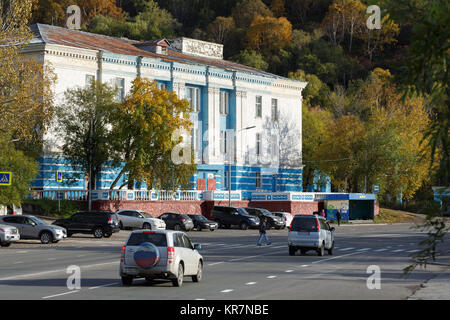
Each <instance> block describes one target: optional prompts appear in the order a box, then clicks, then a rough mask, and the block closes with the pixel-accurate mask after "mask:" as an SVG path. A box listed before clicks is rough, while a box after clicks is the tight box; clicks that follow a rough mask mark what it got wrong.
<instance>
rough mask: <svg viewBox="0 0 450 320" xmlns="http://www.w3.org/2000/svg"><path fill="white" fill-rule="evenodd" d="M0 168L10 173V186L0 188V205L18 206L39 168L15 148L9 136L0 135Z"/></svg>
mask: <svg viewBox="0 0 450 320" xmlns="http://www.w3.org/2000/svg"><path fill="white" fill-rule="evenodd" d="M0 168H1V170H2V171H7V172H12V182H11V185H10V186H0V204H3V205H13V204H14V205H17V206H19V205H20V204H21V203H22V200H23V199H24V198H26V196H27V195H28V193H29V188H30V183H31V181H32V180H33V179H34V178H35V177H36V174H37V172H38V168H39V166H38V164H37V163H36V162H35V161H34V159H33V158H31V157H28V156H26V155H25V154H24V152H22V151H20V150H17V149H16V148H15V146H14V144H13V143H12V141H11V137H10V136H8V135H4V134H0Z"/></svg>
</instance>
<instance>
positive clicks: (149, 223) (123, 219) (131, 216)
mask: <svg viewBox="0 0 450 320" xmlns="http://www.w3.org/2000/svg"><path fill="white" fill-rule="evenodd" d="M116 214H117V215H118V216H119V218H120V222H119V225H120V229H125V228H131V229H149V230H157V229H160V230H165V229H166V223H165V222H164V220H162V219H158V218H153V217H151V216H150V215H149V214H148V213H147V212H144V211H140V210H127V209H122V210H119V211H116Z"/></svg>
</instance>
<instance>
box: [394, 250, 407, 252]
mask: <svg viewBox="0 0 450 320" xmlns="http://www.w3.org/2000/svg"><path fill="white" fill-rule="evenodd" d="M402 251H405V249H397V250H394V251H392V252H402Z"/></svg>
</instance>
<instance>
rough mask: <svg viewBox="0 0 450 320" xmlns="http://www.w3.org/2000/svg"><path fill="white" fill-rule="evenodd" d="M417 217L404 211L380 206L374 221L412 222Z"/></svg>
mask: <svg viewBox="0 0 450 320" xmlns="http://www.w3.org/2000/svg"><path fill="white" fill-rule="evenodd" d="M415 220H417V217H415V216H413V215H411V214H409V213H408V212H405V211H400V210H393V209H387V208H380V213H379V214H378V215H377V216H375V219H374V222H375V223H399V222H414V221H415Z"/></svg>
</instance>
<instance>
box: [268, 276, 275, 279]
mask: <svg viewBox="0 0 450 320" xmlns="http://www.w3.org/2000/svg"><path fill="white" fill-rule="evenodd" d="M276 277H277V276H268V277H267V279H274V278H276Z"/></svg>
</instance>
